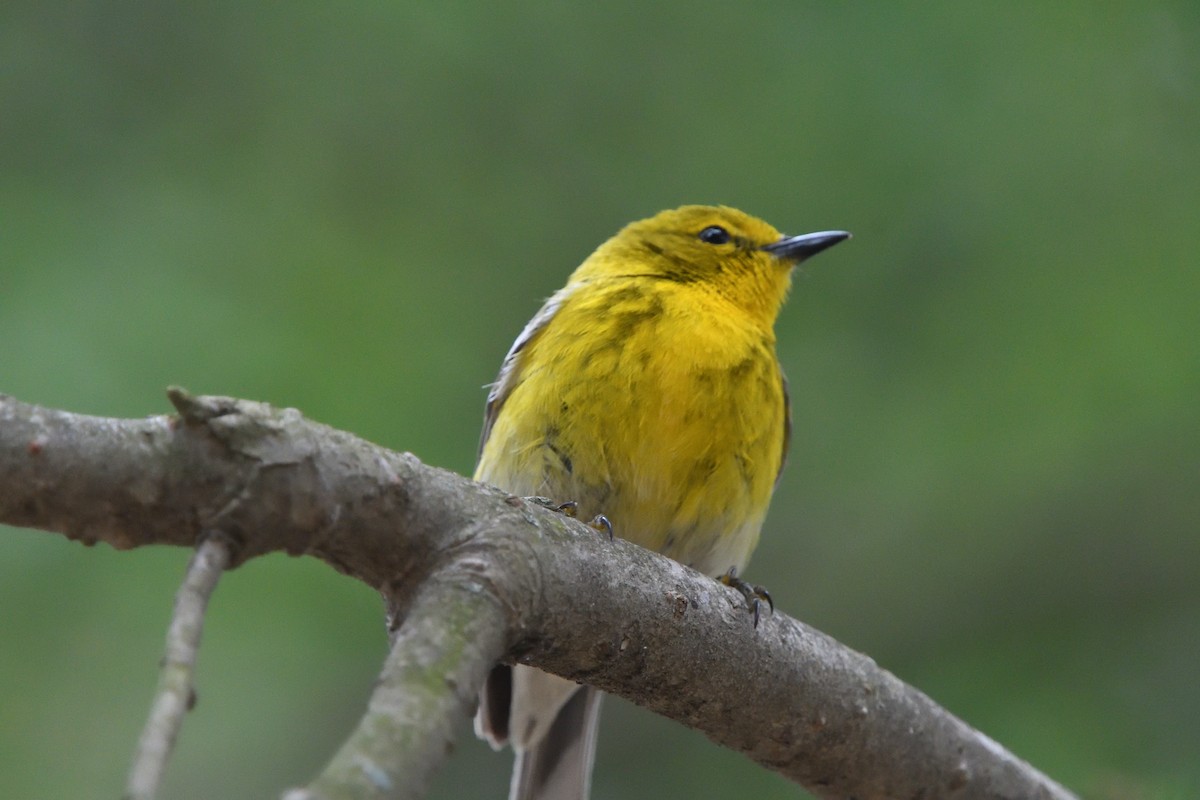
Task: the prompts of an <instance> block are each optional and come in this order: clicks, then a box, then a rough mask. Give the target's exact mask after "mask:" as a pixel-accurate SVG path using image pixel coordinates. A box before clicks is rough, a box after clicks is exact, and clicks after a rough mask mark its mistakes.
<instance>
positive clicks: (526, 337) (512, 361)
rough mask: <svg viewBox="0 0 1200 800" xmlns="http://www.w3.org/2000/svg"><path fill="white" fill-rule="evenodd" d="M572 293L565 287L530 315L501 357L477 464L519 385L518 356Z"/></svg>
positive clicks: (488, 399)
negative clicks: (501, 410) (508, 400)
mask: <svg viewBox="0 0 1200 800" xmlns="http://www.w3.org/2000/svg"><path fill="white" fill-rule="evenodd" d="M571 291H572V290H571V289H570V287H564V288H562V289H559V290H558V291H557V292H555V293H554V294H553V295H552V296H551V297H550V299H549V300H547V301H546V302H545V304H543V305H542V307H541V308H540V309H538V312H537V313H536V314H534V315H533V319H531V320H529V322H528V323H527V324H526V325H525V329H524V330H522V331H521V335H520V336H518V337H517V340H516V341H515V342H513V344H512V347H510V348H509V349H508V355H506V356H504V363H503V364H501V365H500V374H499V375H497V376H496V380H495V382H494V383H492V384H490V386H489V390H488V397H487V405H486V406H485V407H484V411H483V433H482V434H480V436H479V452H478V453H477V454H476V460H478V458H479V456H481V455H483V447H484V445H486V444H487V440H488V437H489V436H491V434H492V425H494V424H495V423H496V417H497V416H498V415H499V414H500V409H501V408H503V407H504V401H505V400H507V399H508V396H509V394H511V393H512V390H513V389H514V388H516V385H517V384H518V383H520V380H521V363H520V362H521V352H522V351H523V350H524V349H525V348H526V347H528V346H529V343H530V342H532V341H533V340H534V339H536V338H537V336H538V334H539V333H541V332H542V331H543V330H544V329H545V327H546V326H547V325H548V324H550V320H551V319H553V318H554V315H555V314H556V313H558V310H559V309H560V308H561V307H562V304H563V302H565V301H566V299H567V297H568V296H569V295H570V294H571Z"/></svg>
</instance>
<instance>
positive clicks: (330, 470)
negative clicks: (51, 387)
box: [0, 390, 1073, 800]
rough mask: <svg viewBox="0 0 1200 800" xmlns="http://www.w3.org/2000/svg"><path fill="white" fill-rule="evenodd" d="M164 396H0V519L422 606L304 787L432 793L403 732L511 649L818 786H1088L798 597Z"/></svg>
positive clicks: (323, 433)
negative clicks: (146, 407) (52, 399)
mask: <svg viewBox="0 0 1200 800" xmlns="http://www.w3.org/2000/svg"><path fill="white" fill-rule="evenodd" d="M171 399H172V402H173V403H174V404H175V405H176V408H178V409H179V411H180V412H181V413H180V416H179V417H173V418H166V417H155V418H151V419H146V420H111V419H100V418H96V417H85V416H80V415H74V414H68V413H65V412H60V411H51V410H47V409H41V408H37V407H35V406H30V405H26V404H22V403H19V402H17V401H14V400H12V399H9V398H5V397H2V396H0V486H3V488H4V490H3V492H2V493H0V522H7V523H10V524H17V525H24V526H28V527H36V528H42V529H45V530H52V531H58V532H61V533H63V534H65V535H67V536H68V537H70V538H73V539H79V540H82V541H85V542H89V543H94V542H96V541H106V542H109V543H110V544H112V545H113V546H114V547H118V548H129V547H136V546H140V545H143V544H151V543H166V544H176V545H181V546H189V547H190V546H193V545H194V544H195V542H196V540H197V537H198V536H199V535H200V534H201V533H202V532H203V531H206V530H213V529H215V530H220V531H222V532H223V533H224V534H225V535H226V537H227V538H228V540H229V541H230V542H231V544H232V546H233V552H232V561H231V564H232V565H233V566H236V565H237V564H239V563H242V562H244V561H245V560H246V559H248V558H251V557H253V556H256V555H260V554H263V553H266V552H271V551H275V550H284V551H286V552H289V553H292V554H300V553H305V554H309V555H313V556H316V557H318V558H321V559H322V560H324V561H326V562H327V563H329V564H330V565H331V566H333V567H335V568H336V569H338V570H340V571H342V572H344V573H346V574H348V575H351V576H353V577H355V578H357V579H359V580H362V581H363V582H365V583H367V584H368V585H370V586H373V587H376V588H377V589H379V590H380V591H382V592H383V593H384V595H385V596H386V597H387V598H388V602H389V607H390V608H392V609H393V612H394V614H395V618H396V620H397V621H399V620H400V619H402V618H404V617H405V615H407V619H406V620H405V621H404V625H403V626H401V627H399V631H400V633H399V635H398V636H397V640H396V645H395V647H394V648H393V651H392V654H391V655H390V656H389V665H388V668H387V670H386V671H385V672H386V674H385V680H384V684H383V685H382V686H381V689H380V692H381V694H379V695H377V696H376V697H374V698H373V699H372V701H371V707H370V710H369V711H368V714H367V717H365V718H364V722H363V725H361V726H360V728H359V730H358V731H356V733H355V734H354V736H353V737H352V739H351V741H350V742H348V743H347V745H346V747H345V748H343V750H342V752H340V753H339V754H338V755H337V756H336V757H335V759H334V761H333V763H331V765H330V767H329V769H327V770H326V772H325V773H324V774H323V776H322V777H321V778H319V779H318V781H317V782H316V783H315V784H314V785H313V786H312V787H309V789H308V790H306V791H308V792H310V794H307V795H302V796H305V797H318V796H319V797H337V796H354V797H409V796H414V797H415V796H417V794H415V793H413V794H409V793H405V792H406V790H404V789H402V788H399V786H398V785H399V784H402V785H404V786H415V787H417V788H416V789H415V790H414V792H419V791H420V789H421V786H422V785H423V783H424V781H425V780H426V779H427V777H428V772H427V771H425V772H422V771H421V767H420V766H414V764H418V763H423V762H419V759H420V758H421V757H422V756H421V755H420V753H426V754H428V753H429V752H432V750H412V751H408V750H407V749H406V748H408V747H409V746H413V747H418V745H414V744H412V743H413V742H416V741H418V740H419V741H420V745H419V747H421V748H432V749H434V750H436V749H437V748H441V747H444V745H445V742H446V741H447V740H448V737H449V727H448V725H449V724H450V723H449V722H448V721H447V719H446V715H447V713H449V712H451V711H453V713H454V714H455V715H461V714H463V712H464V711H465V709H467V708H468V707H469V704H470V698H471V697H472V695H473V694H474V692H475V691H476V690H477V689H478V687H479V684H480V682H481V681H482V678H483V675H484V672H485V671H486V669H487V667H488V665H490V663H491V662H492V660H493V659H494V658H495V656H496V654H497V653H507V657H508V658H509V659H512V660H518V661H520V662H522V663H528V664H533V665H535V666H538V667H542V668H544V669H547V670H549V671H551V672H556V673H558V674H560V675H565V676H567V677H570V678H574V679H576V680H580V681H585V682H587V683H591V684H593V685H595V686H597V687H599V688H601V689H604V690H606V691H610V692H613V693H615V694H620V695H622V696H624V697H626V698H628V699H630V700H632V701H633V702H635V703H637V704H639V705H642V706H645V707H647V708H650V709H651V710H654V711H656V712H658V713H660V714H663V715H665V716H668V717H670V718H672V719H675V720H677V721H679V722H682V723H684V724H685V725H689V726H690V727H693V728H697V729H699V730H702V731H704V732H705V733H706V734H707V735H708V736H709V737H710V738H712V739H713V740H714V741H716V742H717V743H719V744H722V745H724V746H726V747H730V748H732V749H735V750H737V751H739V752H742V753H745V754H746V755H748V756H749V757H750V758H752V759H754V760H755V761H757V762H758V763H760V764H762V765H764V766H766V767H768V768H770V769H773V770H776V771H778V772H780V773H781V774H783V775H785V776H787V777H789V778H791V779H792V780H795V781H797V782H798V783H800V784H802V785H804V786H805V787H807V788H808V789H809V790H810V791H812V792H814V793H816V794H817V795H819V796H822V797H830V798H834V797H851V796H853V797H857V798H915V797H922V798H927V799H928V800H932V799H933V798H942V797H945V798H963V799H966V798H1014V800H1015V798H1053V799H1055V800H1066V799H1067V798H1072V797H1073V795H1072V794H1071V793H1070V792H1068V791H1067V790H1065V789H1063V788H1062V787H1061V786H1059V785H1058V784H1056V783H1054V782H1053V781H1052V780H1050V779H1049V778H1046V777H1045V776H1043V775H1042V774H1041V773H1039V772H1037V770H1035V769H1033V768H1032V767H1030V766H1029V765H1028V764H1026V763H1024V762H1023V761H1021V760H1019V759H1017V758H1016V757H1015V756H1013V755H1011V754H1010V753H1008V752H1007V751H1006V750H1004V749H1003V748H1002V747H1000V746H999V745H998V744H996V743H995V742H993V741H992V740H991V739H989V738H988V737H986V736H984V735H983V734H981V733H979V732H977V731H975V730H973V729H972V728H970V727H969V726H968V725H966V724H965V723H963V722H961V721H960V720H958V719H956V718H955V717H953V716H952V715H950V714H949V713H948V712H946V711H945V710H943V709H941V708H940V707H938V706H937V705H936V704H935V703H933V701H931V700H930V699H929V698H928V697H926V696H925V695H924V694H922V693H921V692H919V691H917V690H916V689H913V688H912V687H909V686H907V685H905V684H904V683H902V682H901V681H900V680H898V679H897V678H896V677H895V676H893V675H891V674H890V673H888V672H886V671H885V670H882V669H880V668H879V667H878V666H876V664H875V663H874V662H873V661H872V660H871V659H870V658H867V657H866V656H863V655H861V654H859V653H856V652H854V651H853V650H850V649H848V648H846V647H844V646H842V645H840V644H838V643H837V642H835V641H834V640H832V639H830V638H829V637H827V636H825V635H824V634H821V633H820V632H818V631H816V630H813V629H812V628H809V627H808V626H806V625H804V624H803V623H800V622H797V621H795V620H793V619H790V618H788V617H786V616H785V615H784V614H782V613H776V614H773V615H769V616H767V617H765V618H764V619H763V621H762V624H761V625H760V626H759V628H758V629H757V630H755V629H754V628H753V627H752V626H751V625H750V623H749V620H748V618H747V614H746V610H745V605H744V600H743V599H742V597H741V595H739V594H738V593H737V592H735V591H734V590H732V589H728V588H726V587H723V586H721V585H720V584H719V583H717V582H716V581H714V580H712V579H711V578H709V577H706V576H703V575H700V574H698V573H696V572H694V571H693V570H690V569H687V568H686V567H684V566H682V565H680V564H678V563H676V562H674V561H671V560H670V559H667V558H665V557H663V556H660V555H658V554H655V553H651V552H649V551H646V550H643V549H642V548H639V547H637V546H635V545H632V544H630V543H628V542H625V541H622V540H616V541H609V540H608V539H607V538H606V537H603V536H598V535H596V534H595V532H594V531H592V530H591V529H589V528H587V527H586V526H584V525H582V524H581V523H578V522H575V521H573V520H569V519H566V518H564V517H563V516H561V515H557V514H554V513H552V512H549V511H546V510H545V509H542V508H539V507H537V506H536V505H534V504H530V503H527V502H525V501H524V500H522V499H521V498H515V497H511V496H509V495H507V494H505V493H503V492H501V491H499V490H496V489H493V488H488V487H483V486H480V485H478V484H475V483H473V482H471V481H469V480H467V479H465V478H462V477H460V476H457V475H454V474H452V473H449V472H446V471H444V470H439V469H435V468H431V467H427V466H425V465H423V464H421V463H420V462H419V461H418V460H417V459H416V458H415V457H414V456H412V455H410V454H398V453H393V452H389V451H387V450H384V449H382V448H379V447H376V446H374V445H371V444H369V443H367V442H364V441H362V440H360V439H357V438H355V437H353V436H351V435H349V434H346V433H343V432H340V431H336V430H333V429H330V428H327V427H325V426H321V425H318V424H315V423H312V422H308V421H307V420H304V419H303V418H302V417H301V416H300V414H299V413H298V412H296V411H294V410H291V409H283V410H280V409H274V408H271V407H269V406H266V405H263V404H259V403H252V402H247V401H239V400H232V399H228V398H213V397H202V398H192V397H190V396H188V395H186V394H184V393H182V392H180V391H177V390H176V391H173V392H172V393H171ZM468 612H469V613H468ZM476 613H477V614H479V615H480V617H479V618H480V619H483V618H489V625H490V626H489V627H486V629H485V626H484V625H483V624H478V623H476V622H474V621H473V620H472V618H471V614H476ZM496 621H498V622H499V624H492V623H494V622H496ZM410 624H411V625H412V628H411V629H410V628H409V627H408V626H409V625H410ZM439 624H440V626H441V627H442V628H443V629H444V633H445V638H442V637H440V636H438V635H436V633H437V630H438V625H439ZM472 639H475V640H476V643H477V644H478V646H477V647H473V648H466V647H465V644H466V643H467V642H469V641H471V640H472ZM393 676H394V677H395V678H396V679H397V681H399V682H398V683H394V682H393V681H392V680H391V678H392V677H393ZM433 676H441V677H442V680H441V682H440V684H439V682H438V681H430V680H429V678H430V677H433ZM450 682H453V685H452V686H451V685H449V683H450ZM399 687H404V688H403V689H401V688H399ZM419 690H423V691H419ZM402 695H404V697H402ZM439 715H440V716H439ZM435 718H436V719H435ZM359 743H361V746H360V744H359ZM389 747H392V748H394V749H395V750H405V752H402V753H395V752H389ZM375 767H380V769H379V770H376V769H375ZM414 770H415V771H414ZM355 785H357V786H359V787H360V788H362V787H365V789H364V792H365V793H358V794H356V793H354V792H353V791H350V790H349V789H347V790H346V792H345V793H344V794H340V793H339V792H342V790H343V789H346V787H351V786H355ZM371 792H374V793H371Z"/></svg>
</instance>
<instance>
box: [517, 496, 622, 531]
mask: <svg viewBox="0 0 1200 800" xmlns="http://www.w3.org/2000/svg"><path fill="white" fill-rule="evenodd" d="M525 499H526V500H528V501H529V502H531V503H536V504H537V505H539V506H541V507H543V508H548V509H550V510H551V511H557V512H558V513H560V514H562V515H563V516H564V517H570V518H571V519H578V518H579V503H576V502H575V501H574V500H568V501H567V502H565V503H556V502H554V501H553V500H551V499H550V498H548V497H527V498H525ZM585 524H586V525H587V526H588V527H589V528H591V529H593V530H595V531H599V532H600V533H603V534H607V535H608V539H609V541H612V539H613V526H612V522H610V521H609V519H608V517H606V516H604V515H603V514H597V515H596V516H594V517H592V518H591V519H590V520H588V521H587V522H586V523H585Z"/></svg>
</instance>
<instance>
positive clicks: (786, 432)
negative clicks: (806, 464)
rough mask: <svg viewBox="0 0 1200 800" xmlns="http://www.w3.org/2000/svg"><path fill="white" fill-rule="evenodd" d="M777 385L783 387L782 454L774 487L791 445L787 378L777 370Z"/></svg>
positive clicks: (780, 475) (790, 401) (780, 474)
mask: <svg viewBox="0 0 1200 800" xmlns="http://www.w3.org/2000/svg"><path fill="white" fill-rule="evenodd" d="M779 385H780V386H781V387H783V452H782V453H780V455H779V471H778V472H776V473H775V485H776V486H778V485H779V479H780V478H782V477H783V465H784V464H786V463H787V456H788V446H789V445H791V443H792V399H791V397H790V396H789V395H788V381H787V376H786V375H784V374H783V367H780V368H779Z"/></svg>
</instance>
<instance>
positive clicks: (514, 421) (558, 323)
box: [476, 275, 786, 574]
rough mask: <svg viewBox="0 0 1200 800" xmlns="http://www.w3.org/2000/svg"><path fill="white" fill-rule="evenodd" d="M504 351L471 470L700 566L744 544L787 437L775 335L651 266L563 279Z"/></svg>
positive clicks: (745, 550) (747, 547) (733, 562)
mask: <svg viewBox="0 0 1200 800" xmlns="http://www.w3.org/2000/svg"><path fill="white" fill-rule="evenodd" d="M556 302H557V307H556V309H555V310H554V311H553V313H552V315H551V316H550V317H549V319H548V320H546V321H545V322H544V323H543V324H542V325H541V326H540V328H539V329H538V330H536V332H534V334H533V335H532V336H531V337H530V339H529V341H527V342H526V343H525V344H524V346H523V347H522V348H521V349H520V350H519V352H517V353H516V354H515V355H514V358H515V359H517V360H516V361H515V362H514V364H513V365H512V369H513V371H512V376H513V377H512V378H511V379H512V381H513V384H512V386H511V387H509V390H508V393H507V395H506V398H505V400H504V405H503V407H502V408H501V409H499V410H498V413H497V414H496V417H495V422H494V425H493V427H492V429H491V431H490V435H489V436H488V438H487V440H486V443H485V445H484V448H483V451H482V453H481V456H480V461H479V466H478V469H477V471H476V478H478V479H479V480H483V481H486V482H488V483H492V484H495V485H497V486H500V487H503V488H505V489H507V490H508V491H511V492H513V493H515V494H524V495H544V496H547V497H550V498H553V499H555V500H559V501H566V500H574V501H576V502H578V503H579V507H580V515H581V516H584V518H585V519H586V518H588V517H590V516H591V515H594V514H599V513H603V514H605V515H607V516H608V517H609V519H610V520H611V521H612V523H613V526H614V529H615V531H616V534H617V535H618V536H621V537H623V538H627V539H630V540H632V541H634V542H636V543H638V544H640V545H642V546H644V547H648V548H650V549H653V550H658V551H660V552H663V553H665V554H667V555H669V556H671V557H672V558H675V559H676V560H679V561H681V562H683V563H685V564H689V565H691V566H694V567H696V568H697V569H700V570H701V571H704V572H707V573H709V574H717V573H719V572H724V571H725V570H727V569H728V568H729V567H731V566H735V567H738V568H739V569H740V568H742V567H743V566H744V564H745V562H746V560H747V559H748V557H749V553H750V552H751V551H752V550H753V548H754V545H755V544H756V543H757V540H758V534H759V530H760V528H761V526H762V521H763V518H764V516H765V514H766V509H767V505H768V502H769V501H770V497H771V491H772V488H773V486H774V482H775V478H776V475H777V473H778V471H779V467H780V464H781V462H782V458H783V449H784V446H785V443H784V438H785V432H784V429H785V425H786V409H785V404H786V399H785V395H784V388H783V384H782V377H781V374H780V371H779V366H778V363H777V361H776V357H775V342H774V335H773V333H772V331H771V328H770V325H769V322H768V324H763V322H762V321H761V320H756V319H754V318H753V317H752V316H751V315H748V314H747V313H745V311H744V310H743V309H740V308H738V307H737V306H736V305H734V304H732V303H730V302H729V301H728V299H726V298H724V297H722V296H721V295H720V294H719V293H717V292H713V291H709V290H708V289H707V287H705V286H704V285H702V284H696V283H686V282H684V283H681V282H677V281H673V280H669V279H665V278H661V277H649V276H638V275H633V276H613V277H597V278H594V279H589V280H581V281H576V282H573V283H572V284H569V285H568V286H567V287H566V289H564V290H563V291H562V292H560V293H559V295H558V297H557V298H556Z"/></svg>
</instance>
